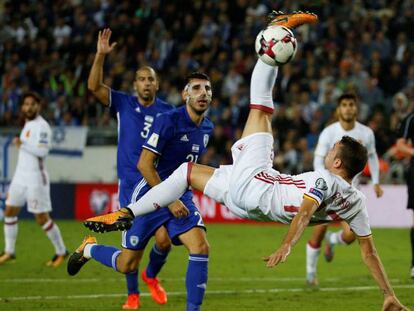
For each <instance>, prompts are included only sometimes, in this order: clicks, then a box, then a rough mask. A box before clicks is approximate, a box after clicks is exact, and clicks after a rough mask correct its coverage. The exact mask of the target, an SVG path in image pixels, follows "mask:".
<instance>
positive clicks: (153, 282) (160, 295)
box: [141, 270, 167, 305]
mask: <svg viewBox="0 0 414 311" xmlns="http://www.w3.org/2000/svg"><path fill="white" fill-rule="evenodd" d="M141 278H142V280H143V281H144V282H145V284H147V286H148V289H149V291H150V292H151V297H152V300H154V301H155V302H156V303H158V304H159V305H164V304H166V303H167V293H166V292H165V289H164V288H163V287H162V286H161V284H160V281H159V280H158V278H149V277H148V276H147V270H144V271H142V274H141Z"/></svg>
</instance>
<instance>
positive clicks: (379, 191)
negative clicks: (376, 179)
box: [374, 184, 384, 198]
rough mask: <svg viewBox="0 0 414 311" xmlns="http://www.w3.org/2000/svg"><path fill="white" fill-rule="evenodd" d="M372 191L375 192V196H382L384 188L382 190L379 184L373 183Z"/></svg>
mask: <svg viewBox="0 0 414 311" xmlns="http://www.w3.org/2000/svg"><path fill="white" fill-rule="evenodd" d="M374 191H375V194H376V196H377V198H380V197H382V195H383V194H384V190H382V188H381V185H380V184H375V185H374Z"/></svg>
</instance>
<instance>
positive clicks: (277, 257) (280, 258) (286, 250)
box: [263, 244, 290, 268]
mask: <svg viewBox="0 0 414 311" xmlns="http://www.w3.org/2000/svg"><path fill="white" fill-rule="evenodd" d="M289 254H290V246H289V245H286V244H285V245H282V246H281V247H279V249H278V250H277V251H276V252H274V253H273V254H272V255H270V256H268V257H264V258H263V260H264V261H266V262H267V264H266V266H267V267H269V268H271V267H274V266H276V265H278V264H279V263H281V262H282V263H283V262H285V261H286V258H287V256H289Z"/></svg>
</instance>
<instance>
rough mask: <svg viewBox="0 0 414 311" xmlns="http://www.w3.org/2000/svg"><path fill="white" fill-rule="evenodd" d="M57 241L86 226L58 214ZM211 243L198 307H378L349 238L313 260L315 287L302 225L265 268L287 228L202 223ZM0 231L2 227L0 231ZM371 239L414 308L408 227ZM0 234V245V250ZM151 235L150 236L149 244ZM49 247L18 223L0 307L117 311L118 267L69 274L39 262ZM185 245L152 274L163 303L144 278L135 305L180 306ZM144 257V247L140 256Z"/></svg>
mask: <svg viewBox="0 0 414 311" xmlns="http://www.w3.org/2000/svg"><path fill="white" fill-rule="evenodd" d="M58 224H59V226H60V229H61V231H62V234H63V236H64V239H65V242H66V244H67V246H68V248H69V249H70V250H72V251H73V250H74V249H75V248H76V247H77V246H78V245H79V244H80V242H81V240H82V239H83V236H84V235H85V234H88V233H89V232H88V231H87V230H86V229H84V228H83V226H82V225H81V224H80V223H79V222H75V221H58ZM207 228H208V240H209V243H210V246H211V253H210V264H209V282H208V287H207V292H206V297H205V300H204V304H203V308H202V309H203V310H212V311H213V310H214V311H217V310H226V311H232V310H238V311H239V310H283V311H289V310H292V311H293V310H295V311H297V310H318V311H320V310H335V311H339V310H347V311H348V310H360V311H363V310H380V309H381V305H382V295H381V293H380V291H379V289H378V288H377V286H376V284H375V283H374V281H373V280H372V278H371V277H370V274H369V272H368V270H367V269H366V267H365V265H364V264H363V263H362V260H361V257H360V253H359V248H358V245H357V243H355V244H353V245H352V246H348V247H343V246H341V247H337V248H336V254H335V258H334V261H333V262H332V263H326V262H325V261H324V259H323V257H321V260H320V264H319V280H320V286H319V289H309V288H307V287H306V286H305V285H304V284H305V279H304V275H305V247H304V246H305V242H306V240H307V238H308V236H309V234H310V230H309V229H308V230H307V231H306V232H305V235H304V237H303V238H302V239H301V241H300V243H298V245H296V247H295V248H294V250H293V252H292V254H291V255H290V256H289V257H288V260H287V262H286V263H284V264H281V265H280V266H278V267H276V268H273V269H268V268H266V267H265V265H264V263H263V262H262V259H261V258H262V256H266V255H269V254H270V253H271V252H273V251H274V250H275V249H276V248H277V247H278V245H279V243H280V241H281V239H282V237H283V236H284V234H285V233H286V230H287V227H285V226H277V225H268V224H266V225H219V224H208V225H207ZM1 231H2V230H1ZM97 238H98V241H99V242H100V243H102V244H111V245H115V246H119V244H120V233H111V234H101V235H97ZM374 238H375V240H376V245H377V248H378V251H379V253H380V256H381V258H382V261H383V263H384V265H385V268H386V270H387V272H388V275H389V278H390V279H391V282H392V284H393V285H394V287H395V292H396V294H397V296H398V297H399V299H400V300H401V301H402V302H403V303H404V304H406V305H407V306H408V307H411V308H414V295H413V293H414V280H412V279H410V278H409V268H410V267H409V263H410V247H409V234H408V230H406V229H405V230H404V229H377V230H374ZM3 243H4V242H3V234H0V249H3ZM151 244H152V242H150V245H151ZM52 254H53V250H52V246H51V245H50V243H49V241H48V240H47V238H46V236H45V235H44V234H43V232H42V231H41V229H40V228H39V227H38V226H37V225H36V224H35V223H34V221H20V222H19V237H18V241H17V260H16V261H14V262H12V263H7V264H5V265H2V266H0V310H2V311H5V310H71V311H73V310H100V311H104V310H121V305H122V303H123V302H124V300H125V297H126V294H125V282H124V277H123V276H122V275H121V274H118V273H115V272H113V271H112V270H111V269H109V268H106V267H103V266H101V265H100V264H98V263H96V262H93V261H92V260H91V261H90V262H89V263H87V264H86V265H85V266H84V268H83V269H82V270H81V271H80V273H79V274H78V275H77V276H75V277H69V276H68V275H67V274H66V265H63V266H61V267H59V268H57V269H52V268H47V267H45V266H44V263H45V262H46V261H47V260H48V259H49V257H51V256H52ZM187 258H188V256H187V252H186V250H185V248H184V247H174V248H173V251H172V252H171V254H170V256H169V259H168V262H167V264H166V265H165V266H164V269H163V271H162V272H161V274H160V279H161V280H162V283H163V285H164V287H165V288H166V290H167V292H168V293H169V298H168V303H167V304H166V305H164V306H158V305H156V304H155V303H154V302H153V301H152V300H151V298H150V297H149V296H148V291H147V289H146V287H145V285H144V284H141V286H140V287H141V292H142V294H143V297H142V298H141V300H142V304H143V305H142V307H141V308H140V310H148V311H150V310H165V311H167V310H184V309H185V300H186V297H185V285H184V278H185V271H186V267H187ZM146 263H147V253H146V255H145V260H144V262H143V263H142V265H141V266H142V267H144V266H145V265H146Z"/></svg>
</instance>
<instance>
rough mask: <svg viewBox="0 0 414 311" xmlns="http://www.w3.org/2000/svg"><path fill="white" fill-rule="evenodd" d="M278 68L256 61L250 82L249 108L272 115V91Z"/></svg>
mask: <svg viewBox="0 0 414 311" xmlns="http://www.w3.org/2000/svg"><path fill="white" fill-rule="evenodd" d="M277 72H278V67H272V66H269V65H267V64H265V63H264V62H263V61H261V60H260V59H258V60H257V62H256V65H255V67H254V70H253V73H252V77H251V82H250V108H255V109H259V110H263V111H265V112H269V113H273V110H274V105H273V96H272V90H273V86H274V84H275V81H276V77H277Z"/></svg>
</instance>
